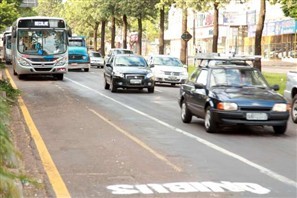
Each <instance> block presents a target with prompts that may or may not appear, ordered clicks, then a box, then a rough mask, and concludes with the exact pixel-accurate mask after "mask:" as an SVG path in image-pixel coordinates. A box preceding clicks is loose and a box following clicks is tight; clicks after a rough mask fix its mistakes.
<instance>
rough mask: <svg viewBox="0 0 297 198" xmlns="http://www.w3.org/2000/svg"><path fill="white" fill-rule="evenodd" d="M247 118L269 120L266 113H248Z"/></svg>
mask: <svg viewBox="0 0 297 198" xmlns="http://www.w3.org/2000/svg"><path fill="white" fill-rule="evenodd" d="M246 119H247V120H267V119H268V116H267V114H266V113H247V114H246Z"/></svg>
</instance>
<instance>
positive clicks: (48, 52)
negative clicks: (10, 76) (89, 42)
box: [11, 16, 71, 80]
mask: <svg viewBox="0 0 297 198" xmlns="http://www.w3.org/2000/svg"><path fill="white" fill-rule="evenodd" d="M68 36H71V30H70V29H69V27H68V26H67V24H66V21H65V20H64V19H62V18H57V17H42V16H35V17H21V18H18V19H17V20H16V21H15V22H14V23H13V25H12V41H11V42H12V65H13V73H14V75H18V76H19V78H21V77H24V75H28V74H51V75H53V76H54V77H56V78H58V79H59V80H63V75H64V74H65V73H66V72H67V71H68Z"/></svg>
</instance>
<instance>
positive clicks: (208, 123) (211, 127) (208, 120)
mask: <svg viewBox="0 0 297 198" xmlns="http://www.w3.org/2000/svg"><path fill="white" fill-rule="evenodd" d="M204 126H205V129H206V132H208V133H214V132H216V131H217V128H218V126H217V123H216V122H215V121H214V120H213V118H212V116H211V112H210V107H207V108H206V112H205V119H204Z"/></svg>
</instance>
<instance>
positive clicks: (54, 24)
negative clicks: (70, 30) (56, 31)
mask: <svg viewBox="0 0 297 198" xmlns="http://www.w3.org/2000/svg"><path fill="white" fill-rule="evenodd" d="M18 27H20V28H40V27H42V28H65V27H66V24H65V23H64V21H63V20H55V19H38V20H36V19H23V20H20V21H19V22H18Z"/></svg>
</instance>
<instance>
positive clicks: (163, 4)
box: [156, 0, 174, 54]
mask: <svg viewBox="0 0 297 198" xmlns="http://www.w3.org/2000/svg"><path fill="white" fill-rule="evenodd" d="M173 2H174V1H173V0H160V2H159V3H158V4H157V5H156V7H157V8H158V9H159V19H160V20H159V29H160V31H159V54H164V53H165V41H164V33H165V15H166V13H167V12H168V7H169V6H170V5H171V4H173Z"/></svg>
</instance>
